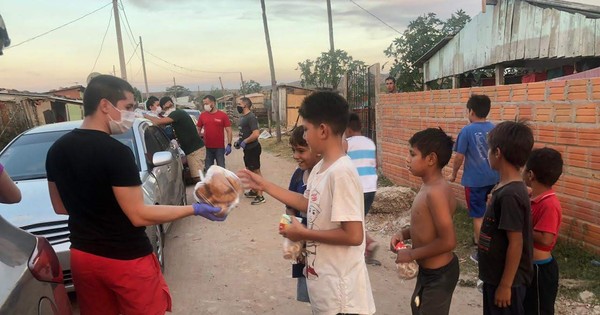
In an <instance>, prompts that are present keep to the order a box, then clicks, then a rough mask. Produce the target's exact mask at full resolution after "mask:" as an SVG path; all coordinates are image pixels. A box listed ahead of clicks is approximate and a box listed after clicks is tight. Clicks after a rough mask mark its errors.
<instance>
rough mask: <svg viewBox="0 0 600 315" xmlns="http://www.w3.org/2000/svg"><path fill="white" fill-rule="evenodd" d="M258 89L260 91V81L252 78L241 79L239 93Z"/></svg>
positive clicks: (253, 91)
mask: <svg viewBox="0 0 600 315" xmlns="http://www.w3.org/2000/svg"><path fill="white" fill-rule="evenodd" d="M260 91H262V87H261V86H260V83H258V82H256V81H254V80H250V81H242V86H241V87H240V93H241V94H243V95H245V94H252V93H259V92H260Z"/></svg>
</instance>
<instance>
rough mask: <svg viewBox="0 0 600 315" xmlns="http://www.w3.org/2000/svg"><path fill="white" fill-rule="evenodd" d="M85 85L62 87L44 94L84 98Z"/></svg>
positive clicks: (76, 98) (75, 98)
mask: <svg viewBox="0 0 600 315" xmlns="http://www.w3.org/2000/svg"><path fill="white" fill-rule="evenodd" d="M84 91H85V87H83V85H75V86H71V87H67V88H60V89H58V90H51V91H48V92H46V93H44V94H52V95H55V96H62V97H65V98H70V99H74V100H83V92H84Z"/></svg>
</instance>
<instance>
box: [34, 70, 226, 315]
mask: <svg viewBox="0 0 600 315" xmlns="http://www.w3.org/2000/svg"><path fill="white" fill-rule="evenodd" d="M134 104H135V101H134V98H133V88H132V86H131V85H130V84H129V83H127V82H126V81H124V80H122V79H120V78H117V77H114V76H110V75H100V76H97V77H95V78H94V79H92V80H91V81H90V82H89V84H88V86H87V88H86V89H85V93H84V96H83V109H84V119H83V123H82V124H81V127H80V128H77V129H74V130H73V131H71V132H69V133H67V134H65V135H64V136H62V137H61V138H60V139H58V140H57V141H56V142H55V143H54V144H53V145H52V147H50V149H49V151H48V155H47V158H46V172H47V178H48V190H49V193H50V200H51V202H52V206H53V208H54V211H55V212H56V213H57V214H65V215H69V231H70V233H71V234H70V240H71V250H70V251H71V272H72V276H73V283H74V285H75V287H76V288H77V291H76V294H77V302H78V304H79V308H80V311H81V314H164V313H165V312H166V311H170V310H171V297H170V294H169V288H168V287H167V284H166V282H165V280H164V278H163V275H162V273H161V271H160V266H159V263H158V260H157V259H156V256H155V255H154V253H153V250H152V246H151V244H150V241H149V240H148V237H147V236H146V232H145V226H148V225H155V224H160V223H165V222H171V221H174V220H177V219H179V218H183V217H187V216H191V215H199V216H203V217H205V218H206V219H209V220H213V221H221V220H223V219H224V218H218V217H216V216H215V213H217V212H218V211H220V208H214V207H212V206H210V205H208V204H206V203H195V204H193V205H187V206H166V205H147V204H145V203H144V198H143V193H142V186H141V184H142V183H141V181H140V177H139V173H138V172H139V170H138V167H137V164H136V162H135V158H134V155H133V152H132V151H131V149H129V147H127V146H126V145H124V144H122V143H121V142H120V141H119V140H117V139H115V138H113V137H111V134H113V135H114V134H119V133H123V132H126V131H128V130H129V129H130V128H131V126H132V124H133V120H134V119H135V117H136V115H135V114H134V113H133V112H132V110H133V108H134Z"/></svg>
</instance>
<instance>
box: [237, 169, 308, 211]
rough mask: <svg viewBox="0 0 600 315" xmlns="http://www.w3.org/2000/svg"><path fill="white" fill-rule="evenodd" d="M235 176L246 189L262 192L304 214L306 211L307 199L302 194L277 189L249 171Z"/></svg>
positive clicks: (239, 172)
mask: <svg viewBox="0 0 600 315" xmlns="http://www.w3.org/2000/svg"><path fill="white" fill-rule="evenodd" d="M237 175H238V177H239V178H240V179H241V180H242V183H243V184H244V186H245V187H247V188H251V189H255V190H260V191H264V192H266V193H267V194H269V195H271V196H273V198H275V199H277V200H279V201H281V202H283V203H284V204H286V205H287V206H290V207H292V208H294V209H298V210H300V211H302V212H306V210H307V209H308V199H306V198H304V195H302V194H299V193H297V192H293V191H290V190H288V189H286V188H283V187H279V186H277V185H275V184H273V183H271V182H270V181H268V180H266V179H264V178H263V177H262V176H260V175H258V174H256V173H253V172H251V171H249V170H241V171H238V172H237Z"/></svg>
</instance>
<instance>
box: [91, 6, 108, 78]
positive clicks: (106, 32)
mask: <svg viewBox="0 0 600 315" xmlns="http://www.w3.org/2000/svg"><path fill="white" fill-rule="evenodd" d="M112 16H113V14H112V12H110V15H109V16H108V25H107V26H106V31H105V32H104V37H102V43H101V44H100V51H98V56H96V61H94V66H93V67H92V71H90V73H92V72H94V69H96V64H97V63H98V59H99V58H100V54H101V53H102V47H104V40H105V39H106V34H108V29H109V28H110V23H111V22H112Z"/></svg>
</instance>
